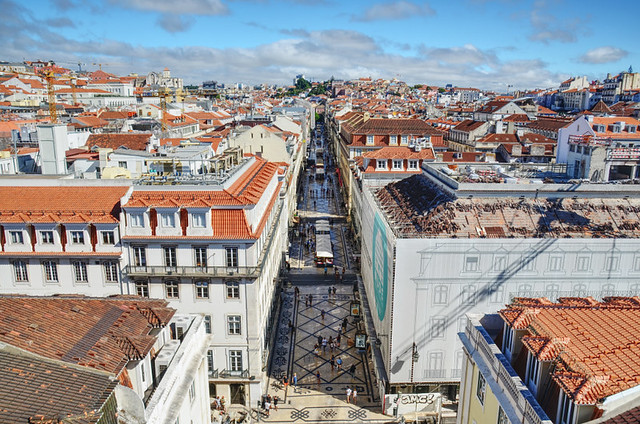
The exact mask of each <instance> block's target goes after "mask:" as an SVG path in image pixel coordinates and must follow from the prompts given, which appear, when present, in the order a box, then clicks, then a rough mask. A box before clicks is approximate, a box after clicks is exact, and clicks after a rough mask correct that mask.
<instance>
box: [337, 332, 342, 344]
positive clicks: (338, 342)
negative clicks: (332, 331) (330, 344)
mask: <svg viewBox="0 0 640 424" xmlns="http://www.w3.org/2000/svg"><path fill="white" fill-rule="evenodd" d="M340 339H341V336H340V332H338V336H337V337H336V347H340Z"/></svg>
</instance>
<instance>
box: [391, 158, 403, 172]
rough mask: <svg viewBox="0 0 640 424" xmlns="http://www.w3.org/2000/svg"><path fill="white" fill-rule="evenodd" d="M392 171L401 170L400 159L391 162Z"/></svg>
mask: <svg viewBox="0 0 640 424" xmlns="http://www.w3.org/2000/svg"><path fill="white" fill-rule="evenodd" d="M392 164H393V169H396V170H397V169H402V159H394V160H393V162H392Z"/></svg>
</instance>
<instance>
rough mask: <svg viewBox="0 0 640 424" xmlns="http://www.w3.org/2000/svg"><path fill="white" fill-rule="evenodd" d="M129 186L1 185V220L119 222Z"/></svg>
mask: <svg viewBox="0 0 640 424" xmlns="http://www.w3.org/2000/svg"><path fill="white" fill-rule="evenodd" d="M127 190H128V187H124V186H123V187H9V186H7V187H0V198H1V199H2V202H1V203H0V222H16V223H17V222H41V223H42V222H69V223H71V222H91V223H114V222H118V221H117V218H118V213H119V211H120V198H121V197H122V196H124V194H125V193H126V192H127Z"/></svg>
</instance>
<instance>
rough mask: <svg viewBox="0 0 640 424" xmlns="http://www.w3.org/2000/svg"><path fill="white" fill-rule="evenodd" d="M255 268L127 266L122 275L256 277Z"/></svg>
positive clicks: (256, 270)
mask: <svg viewBox="0 0 640 424" xmlns="http://www.w3.org/2000/svg"><path fill="white" fill-rule="evenodd" d="M259 273H260V269H259V267H256V266H250V267H246V266H235V267H227V266H175V267H172V266H134V265H127V266H126V267H125V268H124V274H125V275H127V276H129V277H166V276H174V277H246V278H253V277H257V276H258V275H259Z"/></svg>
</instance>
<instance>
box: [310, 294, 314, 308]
mask: <svg viewBox="0 0 640 424" xmlns="http://www.w3.org/2000/svg"><path fill="white" fill-rule="evenodd" d="M312 306H313V296H312V295H309V307H312Z"/></svg>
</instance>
